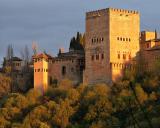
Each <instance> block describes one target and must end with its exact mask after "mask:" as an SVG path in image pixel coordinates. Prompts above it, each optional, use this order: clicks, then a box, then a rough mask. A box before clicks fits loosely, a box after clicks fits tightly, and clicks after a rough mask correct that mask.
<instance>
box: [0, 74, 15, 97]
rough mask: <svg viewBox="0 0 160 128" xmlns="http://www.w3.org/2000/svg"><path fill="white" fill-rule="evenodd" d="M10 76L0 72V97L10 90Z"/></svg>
mask: <svg viewBox="0 0 160 128" xmlns="http://www.w3.org/2000/svg"><path fill="white" fill-rule="evenodd" d="M11 86H12V85H11V78H10V77H8V76H5V75H4V74H0V97H2V96H4V95H6V94H8V93H10V92H11Z"/></svg>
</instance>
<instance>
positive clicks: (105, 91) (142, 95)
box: [0, 73, 160, 128]
mask: <svg viewBox="0 0 160 128" xmlns="http://www.w3.org/2000/svg"><path fill="white" fill-rule="evenodd" d="M131 74H132V75H131ZM131 74H130V75H129V74H127V76H130V77H124V79H123V80H122V81H119V82H118V83H116V84H113V85H112V86H107V85H105V84H98V85H95V86H87V85H83V84H81V85H79V86H78V87H74V86H72V82H71V81H69V80H64V81H62V82H61V83H60V84H59V85H58V86H52V87H50V89H49V91H48V92H47V93H46V94H45V95H44V96H42V95H40V93H39V92H36V91H35V90H30V91H28V92H27V93H25V94H20V93H8V94H6V96H5V97H3V98H2V99H1V100H0V127H1V128H159V127H160V122H159V120H160V117H159V114H160V101H159V100H160V86H159V84H160V76H158V75H157V74H152V75H151V74H145V75H144V74H143V75H136V76H134V75H135V74H134V73H131ZM0 78H1V81H6V84H7V83H8V82H10V81H9V80H8V79H3V77H2V76H1V77H0ZM1 84H2V83H1ZM2 87H7V86H1V88H2ZM0 90H5V88H2V89H0ZM3 92H5V91H3Z"/></svg>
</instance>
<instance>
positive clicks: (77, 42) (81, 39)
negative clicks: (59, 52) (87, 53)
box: [69, 32, 85, 51]
mask: <svg viewBox="0 0 160 128" xmlns="http://www.w3.org/2000/svg"><path fill="white" fill-rule="evenodd" d="M84 46H85V35H82V34H81V33H79V32H77V35H76V37H73V38H72V39H71V41H70V47H69V49H70V51H73V50H82V51H83V50H84Z"/></svg>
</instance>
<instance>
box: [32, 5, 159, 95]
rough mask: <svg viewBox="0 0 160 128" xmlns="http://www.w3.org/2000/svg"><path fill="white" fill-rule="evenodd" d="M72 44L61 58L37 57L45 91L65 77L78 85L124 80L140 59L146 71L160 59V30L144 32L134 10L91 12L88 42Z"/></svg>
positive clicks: (37, 80)
mask: <svg viewBox="0 0 160 128" xmlns="http://www.w3.org/2000/svg"><path fill="white" fill-rule="evenodd" d="M72 45H73V44H72ZM72 45H70V49H69V52H67V53H64V52H63V50H62V49H60V51H59V54H58V56H57V57H52V56H50V55H48V54H46V53H42V54H37V55H34V56H33V60H34V88H35V89H39V90H41V91H42V92H45V91H46V90H47V88H48V85H50V84H52V82H55V81H56V82H60V81H61V80H62V79H70V80H72V81H73V82H74V83H75V84H78V83H87V84H97V83H108V84H110V83H112V82H114V81H117V80H119V79H121V78H122V76H123V71H124V70H125V69H128V70H134V69H135V66H136V64H137V61H138V60H139V59H140V60H143V65H142V66H143V67H144V68H142V69H145V70H146V71H152V70H153V69H154V65H155V62H156V61H157V60H158V59H160V40H159V39H158V36H157V32H148V31H143V32H140V14H139V12H138V11H134V10H124V9H115V8H107V9H102V10H97V11H92V12H87V13H86V30H85V45H83V46H82V47H83V48H77V47H73V46H72ZM75 45H81V44H78V43H77V44H75Z"/></svg>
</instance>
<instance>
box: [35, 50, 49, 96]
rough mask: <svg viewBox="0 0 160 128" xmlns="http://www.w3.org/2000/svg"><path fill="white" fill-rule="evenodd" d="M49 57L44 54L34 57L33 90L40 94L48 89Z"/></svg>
mask: <svg viewBox="0 0 160 128" xmlns="http://www.w3.org/2000/svg"><path fill="white" fill-rule="evenodd" d="M49 59H50V56H48V55H47V54H45V53H42V54H38V55H35V56H34V57H33V61H34V89H35V90H39V91H40V92H41V93H42V94H44V93H45V92H46V90H47V89H48V81H49V80H48V61H49Z"/></svg>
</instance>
